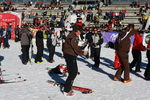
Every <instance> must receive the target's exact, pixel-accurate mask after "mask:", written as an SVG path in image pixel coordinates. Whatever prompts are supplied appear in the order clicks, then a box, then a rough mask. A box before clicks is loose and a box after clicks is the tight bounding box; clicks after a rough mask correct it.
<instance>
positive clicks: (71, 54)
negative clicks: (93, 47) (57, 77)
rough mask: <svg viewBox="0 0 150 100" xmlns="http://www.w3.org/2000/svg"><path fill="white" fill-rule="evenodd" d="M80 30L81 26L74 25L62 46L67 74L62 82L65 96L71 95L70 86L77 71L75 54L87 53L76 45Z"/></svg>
mask: <svg viewBox="0 0 150 100" xmlns="http://www.w3.org/2000/svg"><path fill="white" fill-rule="evenodd" d="M81 31H82V28H81V27H79V26H74V28H73V31H72V32H71V33H70V34H69V35H68V36H67V38H66V41H65V44H64V46H63V52H64V57H65V61H66V64H67V69H68V74H69V75H68V77H67V79H66V82H65V84H64V92H63V93H64V95H66V96H72V95H73V91H72V89H71V86H72V84H73V81H74V79H75V78H76V75H77V73H78V67H77V61H76V59H77V56H78V55H79V54H84V55H87V51H82V49H81V48H80V47H79V46H78V43H79V35H80V34H81Z"/></svg>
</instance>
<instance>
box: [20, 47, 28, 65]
mask: <svg viewBox="0 0 150 100" xmlns="http://www.w3.org/2000/svg"><path fill="white" fill-rule="evenodd" d="M29 48H30V45H21V51H22V63H27V62H28V61H29Z"/></svg>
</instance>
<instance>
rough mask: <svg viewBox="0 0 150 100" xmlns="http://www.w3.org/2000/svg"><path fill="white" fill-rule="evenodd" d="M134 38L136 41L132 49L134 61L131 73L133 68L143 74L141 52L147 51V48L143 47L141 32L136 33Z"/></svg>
mask: <svg viewBox="0 0 150 100" xmlns="http://www.w3.org/2000/svg"><path fill="white" fill-rule="evenodd" d="M134 36H135V39H134V42H133V48H132V56H133V61H132V62H131V64H130V71H132V68H133V67H135V72H141V71H140V67H141V60H142V55H141V51H143V50H146V48H145V46H143V44H142V41H143V39H142V37H143V32H142V31H140V32H139V33H136V34H135V35H134Z"/></svg>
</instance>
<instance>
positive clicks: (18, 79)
mask: <svg viewBox="0 0 150 100" xmlns="http://www.w3.org/2000/svg"><path fill="white" fill-rule="evenodd" d="M4 71H5V70H1V69H0V84H8V83H19V82H24V81H26V79H22V77H21V76H18V75H19V73H16V74H4V75H3V74H2V72H4ZM5 76H15V77H13V78H11V79H8V80H5V79H3V77H5Z"/></svg>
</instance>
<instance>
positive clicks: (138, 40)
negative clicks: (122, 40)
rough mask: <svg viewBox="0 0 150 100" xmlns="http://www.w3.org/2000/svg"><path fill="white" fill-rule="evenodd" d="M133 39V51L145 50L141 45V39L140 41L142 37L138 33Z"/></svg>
mask: <svg viewBox="0 0 150 100" xmlns="http://www.w3.org/2000/svg"><path fill="white" fill-rule="evenodd" d="M134 36H135V39H134V42H133V48H132V49H133V50H141V51H142V50H145V49H146V48H145V46H143V44H142V41H143V39H142V37H143V36H140V35H139V34H138V33H136V34H135V35H134Z"/></svg>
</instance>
